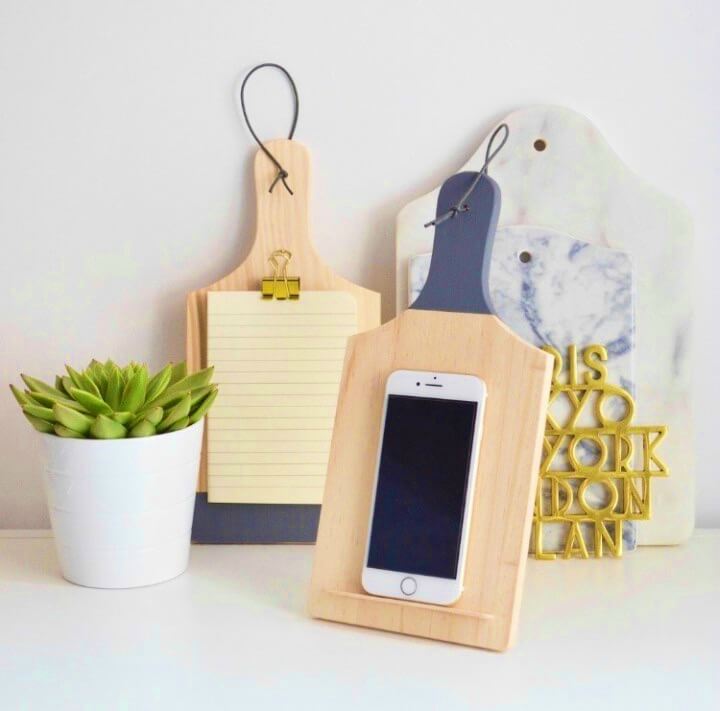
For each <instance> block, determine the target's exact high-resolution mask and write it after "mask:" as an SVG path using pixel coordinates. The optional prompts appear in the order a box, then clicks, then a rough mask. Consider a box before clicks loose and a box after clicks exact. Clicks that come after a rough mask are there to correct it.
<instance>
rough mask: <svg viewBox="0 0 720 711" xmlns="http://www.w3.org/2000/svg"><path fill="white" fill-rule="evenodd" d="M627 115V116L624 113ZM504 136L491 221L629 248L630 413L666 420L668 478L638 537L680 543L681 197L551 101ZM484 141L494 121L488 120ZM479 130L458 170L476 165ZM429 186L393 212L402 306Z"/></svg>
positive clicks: (685, 475)
mask: <svg viewBox="0 0 720 711" xmlns="http://www.w3.org/2000/svg"><path fill="white" fill-rule="evenodd" d="M627 120H628V121H632V117H628V119H627ZM502 122H503V123H506V124H507V125H508V127H509V129H510V137H509V138H508V141H507V144H506V145H505V147H504V148H503V150H502V151H501V152H500V154H499V155H498V156H497V158H496V159H495V160H494V161H493V162H492V165H491V166H490V175H491V177H492V178H493V179H494V180H495V181H496V182H497V183H498V185H499V186H500V191H501V193H502V207H501V209H500V220H499V223H498V224H499V226H500V227H501V228H502V227H506V226H509V225H528V226H543V227H548V228H551V229H554V230H557V231H558V232H561V233H562V234H566V235H572V236H573V237H574V238H575V239H578V240H581V241H583V242H587V243H589V244H592V245H596V246H598V247H611V248H613V249H621V250H624V251H626V252H627V253H628V254H630V256H631V257H632V261H633V270H634V275H635V291H636V299H635V307H636V312H635V315H636V318H635V344H634V349H635V383H634V385H635V402H636V408H635V413H636V417H637V420H638V421H639V422H645V423H656V424H659V425H660V424H662V425H666V426H667V428H668V435H667V438H666V440H665V441H664V442H663V443H662V458H663V460H664V461H665V462H666V464H667V467H668V469H669V473H670V476H669V477H667V478H666V479H663V480H662V481H659V482H658V483H657V485H656V486H653V487H652V495H651V500H652V504H651V509H652V516H651V518H650V520H648V521H643V522H642V524H641V525H640V526H639V527H638V544H639V545H668V544H677V543H682V542H683V541H686V540H687V539H688V538H689V537H690V535H691V533H692V531H693V527H694V514H695V433H694V425H693V409H692V401H693V398H692V375H693V369H692V351H693V296H692V293H693V290H692V283H693V278H694V272H693V268H694V264H693V223H692V218H691V216H690V214H689V212H688V210H687V208H686V207H684V206H683V205H682V204H681V203H680V202H679V201H678V200H676V199H674V198H672V197H670V196H668V195H664V194H663V193H661V192H659V191H658V190H657V189H656V188H654V187H653V186H652V185H650V184H649V183H648V182H647V181H645V180H644V179H642V178H641V177H639V176H638V175H636V174H635V173H634V172H633V171H632V170H630V169H629V168H628V167H627V166H626V165H625V164H624V163H623V162H622V160H621V159H620V158H619V157H618V155H617V154H616V153H615V151H614V150H613V149H612V147H611V146H610V145H609V143H608V142H607V141H606V140H605V138H604V137H603V136H602V134H601V133H600V131H599V130H598V129H597V127H596V126H594V125H593V124H592V122H591V121H589V120H588V119H587V118H586V117H584V116H582V115H581V114H578V113H577V112H575V111H571V110H570V109H567V108H563V107H560V106H530V107H528V108H524V109H520V110H518V111H514V112H512V113H510V114H508V115H507V116H505V117H504V118H503V119H502ZM488 128H489V129H490V130H489V131H488V137H489V135H490V134H492V129H493V128H494V127H493V126H489V127H488ZM487 142H488V139H487V138H486V139H485V140H484V141H483V142H482V144H481V145H480V146H479V147H478V150H477V151H476V152H475V153H474V154H473V155H472V156H471V157H470V158H469V160H468V161H467V163H466V164H465V165H464V166H463V167H462V168H461V167H460V166H458V169H462V170H479V169H480V168H481V166H482V165H483V162H484V160H485V151H486V147H487ZM437 194H438V190H437V189H434V190H430V191H429V192H428V193H426V194H425V195H422V196H421V197H418V198H417V199H415V200H413V201H412V202H411V203H409V204H408V205H406V206H405V207H404V208H403V209H402V210H401V211H400V212H399V214H398V216H397V228H396V238H395V249H396V254H395V267H396V274H397V281H396V283H397V307H398V310H402V309H404V308H406V307H407V293H408V288H407V274H408V262H409V260H410V259H411V258H412V257H414V256H416V255H418V254H422V253H424V252H429V251H431V250H432V243H433V231H432V230H430V229H426V228H425V227H424V225H425V223H426V222H427V221H428V220H430V219H431V218H432V217H433V215H434V214H435V206H436V203H437Z"/></svg>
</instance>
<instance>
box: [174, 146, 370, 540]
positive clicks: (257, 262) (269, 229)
mask: <svg viewBox="0 0 720 711" xmlns="http://www.w3.org/2000/svg"><path fill="white" fill-rule="evenodd" d="M265 145H266V146H267V147H268V148H269V149H270V151H271V153H273V154H274V155H275V156H276V158H277V159H278V161H279V162H280V164H281V165H282V166H283V167H284V168H285V169H286V170H287V172H288V174H289V177H288V178H287V182H288V185H289V186H290V188H291V189H292V191H293V192H292V194H291V193H290V192H289V191H288V190H285V189H284V187H283V185H282V184H278V185H276V186H275V188H274V189H273V190H272V191H270V186H271V185H272V184H273V181H275V179H276V177H277V168H276V166H275V165H274V164H273V163H272V162H271V161H270V159H269V158H268V157H267V156H266V155H265V153H263V152H262V151H258V152H257V154H256V157H255V167H254V175H255V189H256V205H257V224H256V229H255V239H254V242H253V245H252V248H251V250H250V253H249V254H248V256H247V258H246V259H245V261H244V262H243V263H242V264H241V265H240V266H239V267H238V268H237V269H235V270H234V271H233V272H231V273H230V274H228V275H227V276H226V277H223V278H222V279H220V280H219V281H217V282H215V283H214V284H211V285H209V286H206V287H203V288H201V289H198V290H196V291H194V292H192V293H191V294H189V296H188V299H187V361H188V368H189V369H190V370H191V371H195V370H199V369H201V368H204V367H205V366H206V365H207V364H208V362H207V354H208V321H207V302H208V293H210V292H213V293H215V292H259V290H260V286H261V281H262V278H263V277H267V276H268V275H269V274H271V273H272V272H271V271H270V268H269V266H268V258H269V257H270V255H271V254H272V253H273V252H274V251H275V250H280V249H285V250H288V251H290V252H291V253H292V261H291V266H292V270H293V271H292V274H294V275H297V276H300V279H301V296H300V300H302V291H303V290H305V291H308V292H323V291H333V292H343V294H350V295H351V296H352V298H353V299H354V301H355V304H356V311H355V315H354V323H356V324H357V330H358V331H364V330H367V329H369V328H374V327H376V326H378V325H379V323H380V295H379V294H378V293H376V292H373V291H370V290H368V289H364V288H362V287H360V286H358V285H357V284H353V283H352V282H350V281H348V280H347V279H344V278H342V277H340V276H338V275H337V274H335V273H334V272H333V271H332V270H331V269H330V267H329V266H328V265H327V264H325V263H324V262H323V260H322V259H321V258H320V256H319V255H318V254H317V252H316V251H315V247H314V246H313V243H312V241H311V238H310V224H309V214H310V156H309V152H308V150H307V149H306V148H305V147H304V146H303V145H302V144H300V143H298V142H297V141H294V140H274V141H268V142H267V143H266V144H265ZM259 298H260V297H259V294H258V299H259ZM277 303H280V302H277ZM271 305H272V304H268V307H269V306H271ZM277 312H278V311H277V310H276V313H277ZM286 316H287V314H286ZM231 325H232V324H231ZM259 326H260V327H261V326H262V323H261V324H259ZM290 327H292V323H289V325H288V328H290ZM230 335H232V336H233V337H234V336H236V335H237V334H235V333H233V334H230ZM255 335H257V334H255ZM265 335H267V334H265ZM343 343H344V337H343ZM283 345H285V344H283ZM246 370H247V369H246ZM268 370H270V369H269V368H268ZM215 380H216V382H218V384H219V386H220V395H219V397H218V406H223V405H222V404H221V402H220V400H221V398H222V397H223V390H224V389H225V388H224V386H231V387H227V391H226V395H227V397H226V398H225V403H226V405H227V403H228V402H230V401H231V400H232V398H233V395H234V394H235V393H237V392H238V389H237V388H235V391H234V393H231V392H230V391H232V389H233V387H235V386H236V385H237V383H230V382H229V381H228V383H225V382H224V376H223V369H222V368H218V370H217V371H216V377H215ZM248 384H249V383H247V382H245V383H242V385H248ZM275 384H277V383H275ZM248 397H249V398H252V397H257V393H250V394H249V395H248ZM228 398H230V400H228ZM239 405H240V406H241V405H242V403H239ZM326 409H327V408H326ZM331 409H332V410H333V411H334V406H333V407H332V408H331ZM329 420H330V421H331V420H332V412H330V416H329ZM212 432H213V422H212V420H211V421H210V422H209V423H208V428H207V433H206V440H205V445H204V447H203V457H202V463H201V469H200V479H199V482H198V494H197V499H196V507H195V521H194V524H193V539H194V540H195V541H198V542H207V543H211V542H217V543H280V542H308V543H309V542H312V541H314V540H315V534H316V530H317V522H318V517H319V510H320V506H319V504H317V503H314V504H306V503H240V504H238V503H208V496H207V490H208V478H207V471H208V469H207V462H208V459H207V437H208V436H212ZM278 439H279V440H280V439H281V436H280V435H278ZM240 441H241V439H240V437H238V438H237V442H240ZM245 441H246V440H245ZM284 500H285V501H287V497H286V498H285V499H284ZM318 500H319V497H318Z"/></svg>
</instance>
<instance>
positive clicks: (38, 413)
mask: <svg viewBox="0 0 720 711" xmlns="http://www.w3.org/2000/svg"><path fill="white" fill-rule="evenodd" d="M22 410H23V412H24V413H25V414H26V415H32V416H33V417H37V418H38V419H39V420H47V421H48V422H55V414H54V413H53V410H52V408H50V407H42V406H40V405H23V409H22Z"/></svg>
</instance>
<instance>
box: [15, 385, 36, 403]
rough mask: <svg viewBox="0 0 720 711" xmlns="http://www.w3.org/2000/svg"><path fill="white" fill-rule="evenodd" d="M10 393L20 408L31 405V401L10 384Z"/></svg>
mask: <svg viewBox="0 0 720 711" xmlns="http://www.w3.org/2000/svg"><path fill="white" fill-rule="evenodd" d="M10 391H11V392H12V394H13V397H14V398H15V399H16V400H17V403H18V405H20V406H22V405H32V404H33V402H32V400H30V398H29V397H28V396H27V395H26V394H25V393H24V392H23V391H22V390H20V388H17V387H15V386H14V385H12V384H11V385H10Z"/></svg>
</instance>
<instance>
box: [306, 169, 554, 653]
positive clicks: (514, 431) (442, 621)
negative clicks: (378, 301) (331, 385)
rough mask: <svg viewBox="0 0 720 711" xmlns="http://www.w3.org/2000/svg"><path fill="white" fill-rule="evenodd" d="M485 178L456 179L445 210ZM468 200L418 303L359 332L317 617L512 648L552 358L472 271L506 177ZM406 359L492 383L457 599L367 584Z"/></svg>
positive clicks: (323, 521) (327, 509)
mask: <svg viewBox="0 0 720 711" xmlns="http://www.w3.org/2000/svg"><path fill="white" fill-rule="evenodd" d="M477 175H478V173H461V174H458V175H455V176H453V177H452V178H450V179H449V180H447V181H446V182H445V183H444V185H443V187H442V190H441V191H440V194H439V198H438V205H437V214H438V215H441V214H443V213H445V212H446V211H447V210H448V209H449V208H450V206H452V205H455V204H456V203H457V202H458V200H459V199H460V197H461V196H462V195H463V194H464V193H465V192H466V190H467V188H468V187H469V185H470V184H471V183H472V181H473V180H474V179H475V178H476V176H477ZM467 205H468V208H469V209H468V210H467V211H465V212H460V213H458V214H457V215H456V216H455V217H454V218H453V219H449V220H447V221H445V222H443V223H442V224H438V225H437V226H436V228H435V246H434V250H433V258H432V263H431V266H430V273H429V277H428V281H427V284H426V286H425V288H424V289H423V292H422V294H421V295H420V297H419V299H418V300H417V301H416V303H415V304H414V305H413V308H411V309H409V310H407V311H405V312H403V313H401V314H400V315H399V316H398V317H397V318H395V319H394V320H392V321H390V322H389V323H386V324H385V325H384V326H382V327H380V328H378V329H375V330H373V331H368V332H366V333H363V334H359V335H357V336H353V337H352V338H351V339H350V345H349V347H348V351H347V355H346V357H345V367H344V371H343V378H342V381H341V386H340V396H339V399H338V408H337V415H336V420H335V428H334V432H333V439H332V446H331V452H330V463H329V465H328V475H327V481H326V486H325V497H324V499H323V507H322V513H321V518H320V528H319V531H318V540H317V546H316V552H315V563H314V568H313V577H312V584H311V592H310V604H309V607H310V614H311V615H313V616H314V617H320V618H324V619H328V620H334V621H338V622H345V623H350V624H355V625H361V626H366V627H374V628H378V629H384V630H391V631H396V632H401V633H403V634H411V635H418V636H423V637H430V638H433V639H439V640H444V641H449V642H455V643H459V644H467V645H471V646H476V647H486V648H489V649H496V650H503V649H507V648H508V647H509V646H510V645H511V644H512V641H513V639H514V635H515V629H516V624H517V617H518V611H519V606H520V597H521V588H522V582H523V575H524V569H525V562H526V559H527V548H528V540H529V536H530V523H531V519H532V509H533V502H534V497H535V490H536V485H537V474H538V467H539V460H540V454H541V445H542V437H543V430H544V424H545V411H546V406H547V398H548V392H549V388H550V376H551V364H552V359H551V358H550V356H549V355H548V354H547V353H544V352H543V351H541V350H540V349H538V348H536V347H534V346H531V345H529V344H527V343H526V342H525V341H523V340H522V339H520V338H519V337H518V336H517V335H515V334H514V333H512V332H511V331H510V329H508V328H507V326H505V325H504V324H503V323H502V322H501V321H500V319H498V318H497V316H494V315H492V313H491V311H490V309H489V304H488V303H487V298H486V296H487V292H486V289H484V288H477V285H476V284H475V283H474V281H473V279H472V278H471V275H474V274H478V273H481V274H482V273H486V271H485V270H484V269H483V265H484V264H487V261H488V260H489V254H490V251H491V249H492V238H493V235H494V232H495V226H496V223H497V210H498V208H499V191H498V190H497V185H496V184H495V183H494V182H493V181H492V180H491V179H490V178H488V177H487V176H484V177H483V178H482V180H480V182H479V183H478V184H477V187H476V188H475V190H474V191H473V192H472V193H471V194H470V196H469V197H468V198H467ZM433 212H435V211H434V210H433V211H431V213H429V214H432V213H433ZM427 218H428V216H426V219H427ZM398 369H411V370H413V369H415V370H426V371H427V370H432V371H439V372H453V373H466V374H473V375H477V376H478V377H480V378H481V379H482V380H484V381H485V383H486V386H487V392H488V395H487V404H486V410H485V422H484V433H483V439H482V443H481V446H480V456H479V462H478V472H477V484H476V492H475V497H474V501H473V502H472V504H470V505H472V507H473V514H472V521H471V531H470V537H469V548H468V558H467V566H466V573H465V580H464V591H463V594H462V596H461V598H460V600H459V601H458V602H457V603H456V604H455V605H453V606H449V607H441V606H436V605H427V604H422V603H416V602H409V601H404V600H391V599H387V598H380V597H374V596H371V595H367V594H366V593H364V591H363V589H362V585H361V573H362V567H363V561H364V553H365V545H366V541H367V530H368V522H369V515H370V505H371V498H372V491H373V484H374V479H375V466H376V462H377V449H378V444H379V438H380V425H381V413H382V406H383V399H384V389H385V383H386V381H387V378H388V376H389V375H390V373H391V372H393V371H394V370H398Z"/></svg>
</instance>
